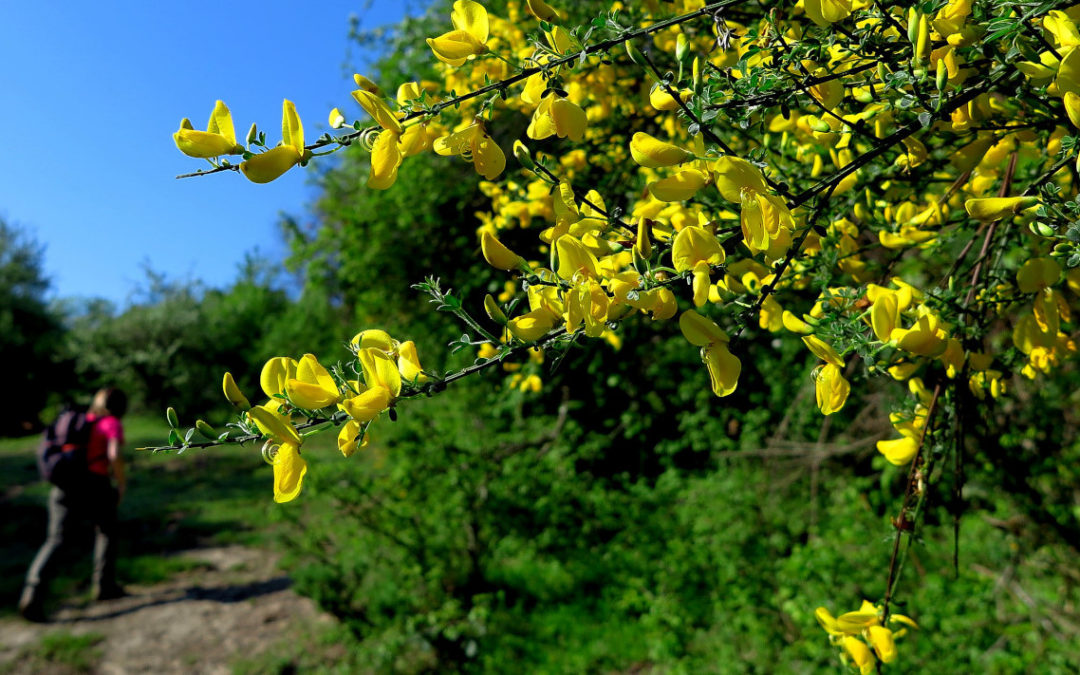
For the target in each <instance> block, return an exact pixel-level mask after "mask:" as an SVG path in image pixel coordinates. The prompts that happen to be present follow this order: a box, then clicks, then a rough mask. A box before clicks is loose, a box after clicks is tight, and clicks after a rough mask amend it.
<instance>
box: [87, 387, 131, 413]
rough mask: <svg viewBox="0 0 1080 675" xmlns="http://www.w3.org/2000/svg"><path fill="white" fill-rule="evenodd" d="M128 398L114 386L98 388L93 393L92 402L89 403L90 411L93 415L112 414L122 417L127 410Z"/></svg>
mask: <svg viewBox="0 0 1080 675" xmlns="http://www.w3.org/2000/svg"><path fill="white" fill-rule="evenodd" d="M127 407H128V398H127V394H125V393H124V392H123V391H122V390H120V389H116V388H115V387H105V388H104V389H98V393H96V394H94V402H93V403H91V404H90V412H92V413H94V414H95V415H113V416H115V417H123V416H124V413H126V412H127Z"/></svg>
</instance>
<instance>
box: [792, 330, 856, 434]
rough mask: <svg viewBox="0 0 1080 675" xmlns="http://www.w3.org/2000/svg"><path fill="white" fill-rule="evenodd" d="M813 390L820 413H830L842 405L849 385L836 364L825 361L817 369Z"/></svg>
mask: <svg viewBox="0 0 1080 675" xmlns="http://www.w3.org/2000/svg"><path fill="white" fill-rule="evenodd" d="M803 339H804V340H805V339H806V338H803ZM815 391H816V394H817V404H818V408H819V409H820V410H821V414H822V415H831V414H833V413H834V412H836V411H838V410H840V409H841V408H843V407H844V403H846V402H847V397H848V393H849V392H850V391H851V385H850V384H848V381H847V380H845V379H844V375H843V374H842V373H841V372H840V369H839V368H838V367H837V366H835V365H833V364H832V363H826V364H825V365H824V366H822V368H821V370H819V371H818V374H817V380H816V382H815Z"/></svg>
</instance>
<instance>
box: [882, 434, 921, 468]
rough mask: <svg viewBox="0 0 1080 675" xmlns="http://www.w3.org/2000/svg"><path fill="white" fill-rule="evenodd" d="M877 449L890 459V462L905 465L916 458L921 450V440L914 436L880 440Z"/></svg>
mask: <svg viewBox="0 0 1080 675" xmlns="http://www.w3.org/2000/svg"><path fill="white" fill-rule="evenodd" d="M877 450H878V452H880V453H881V454H882V455H884V456H885V459H887V460H889V463H890V464H895V465H896V466H903V465H904V464H907V463H908V462H910V461H911V460H912V459H914V458H915V453H917V452H918V451H919V442H918V441H916V440H915V439H914V438H909V437H907V436H903V437H901V438H896V439H893V440H891V441H878V442H877Z"/></svg>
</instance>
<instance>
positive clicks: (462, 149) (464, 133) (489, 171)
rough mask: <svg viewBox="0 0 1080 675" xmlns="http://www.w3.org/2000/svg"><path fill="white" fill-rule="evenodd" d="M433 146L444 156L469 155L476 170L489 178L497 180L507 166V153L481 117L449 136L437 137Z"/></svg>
mask: <svg viewBox="0 0 1080 675" xmlns="http://www.w3.org/2000/svg"><path fill="white" fill-rule="evenodd" d="M433 147H434V148H435V152H436V153H438V154H440V155H442V156H443V157H448V156H450V155H468V156H469V157H471V158H472V163H473V166H475V167H476V172H477V173H478V174H480V175H481V176H483V177H484V178H487V179H488V180H495V179H496V178H498V176H499V174H501V173H502V172H503V169H505V168H506V155H504V154H503V151H502V148H500V147H499V144H498V143H496V142H495V139H493V138H492V137H491V136H489V135H488V133H487V130H486V129H485V128H484V123H483V122H482V121H481V120H480V119H477V120H475V121H474V122H473V123H472V124H470V125H469V126H467V127H465V128H464V129H461V130H460V131H455V132H454V133H452V134H450V135H449V136H443V137H442V138H438V139H436V140H435V144H434V146H433Z"/></svg>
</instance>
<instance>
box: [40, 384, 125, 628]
mask: <svg viewBox="0 0 1080 675" xmlns="http://www.w3.org/2000/svg"><path fill="white" fill-rule="evenodd" d="M125 412H127V396H126V395H125V394H124V392H122V391H121V390H119V389H114V388H106V389H101V390H100V391H98V392H97V394H95V395H94V401H93V403H92V404H91V405H90V408H89V410H86V411H85V413H83V412H82V411H80V410H78V409H71V410H70V411H66V412H65V413H62V414H61V418H62V419H64V420H65V421H66V422H68V423H69V424H70V425H71V426H76V425H77V426H78V427H79V429H81V430H82V431H81V432H80V433H81V434H82V435H81V436H80V438H79V439H78V440H77V441H73V439H62V440H64V441H65V443H66V445H65V446H64V447H65V448H67V449H75V450H76V451H78V453H79V454H77V455H76V456H77V457H78V463H77V464H75V468H74V469H71V468H65V479H64V480H63V481H60V480H57V479H56V477H55V476H51V475H49V476H46V477H47V478H48V479H49V480H52V482H53V488H52V490H51V491H50V492H49V526H48V530H47V536H46V539H45V543H44V544H42V546H41V549H40V550H39V551H38V553H37V555H36V556H35V557H34V561H33V562H32V563H31V564H30V571H29V572H27V574H26V585H25V586H24V587H23V592H22V596H21V598H20V599H19V613H20V614H22V615H23V616H24V617H25V618H27V619H29V620H31V621H44V620H45V613H44V605H43V599H44V598H43V596H44V594H45V591H46V590H47V589H48V583H49V580H50V579H51V578H52V575H51V573H52V570H53V567H54V565H55V562H56V557H55V556H56V553H57V551H58V549H59V548H60V547H61V546H62V545H63V542H64V535H65V534H66V532H65V530H66V529H67V528H68V527H69V526H70V521H71V519H73V518H76V519H77V518H79V517H82V516H83V515H85V516H86V517H89V519H90V520H91V521H92V522H93V523H94V526H95V527H96V529H97V538H96V540H95V542H94V577H93V588H94V598H95V599H97V600H110V599H113V598H119V597H122V596H124V595H125V592H124V589H123V588H122V587H121V586H120V585H119V584H117V583H116V534H117V532H116V521H117V518H116V507H117V505H118V504H119V502H120V499H121V498H123V496H124V490H125V488H126V481H125V476H124V459H123V456H122V455H121V454H120V448H121V446H122V445H123V444H124V427H123V425H122V424H121V422H120V418H121V417H123V416H124V413H125ZM65 415H66V417H65ZM59 422H60V420H58V422H57V424H54V426H53V428H51V429H50V430H49V431H48V432H46V433H47V434H50V433H51V434H54V435H57V434H60V435H63V434H64V433H65V432H66V431H67V429H65V430H63V431H60V432H57V431H56V427H57V425H58V424H59ZM86 427H89V433H88V434H87V433H86ZM47 438H48V436H47ZM83 444H85V448H83V447H77V448H71V447H69V446H81V445H83ZM83 451H85V454H84V455H83V454H81V453H82V452H83ZM73 454H75V453H73ZM83 457H85V460H84V459H83ZM39 461H40V460H39ZM43 472H44V469H43ZM110 474H111V475H112V478H113V479H115V481H116V487H113V483H112V480H110ZM57 483H59V484H57Z"/></svg>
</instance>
